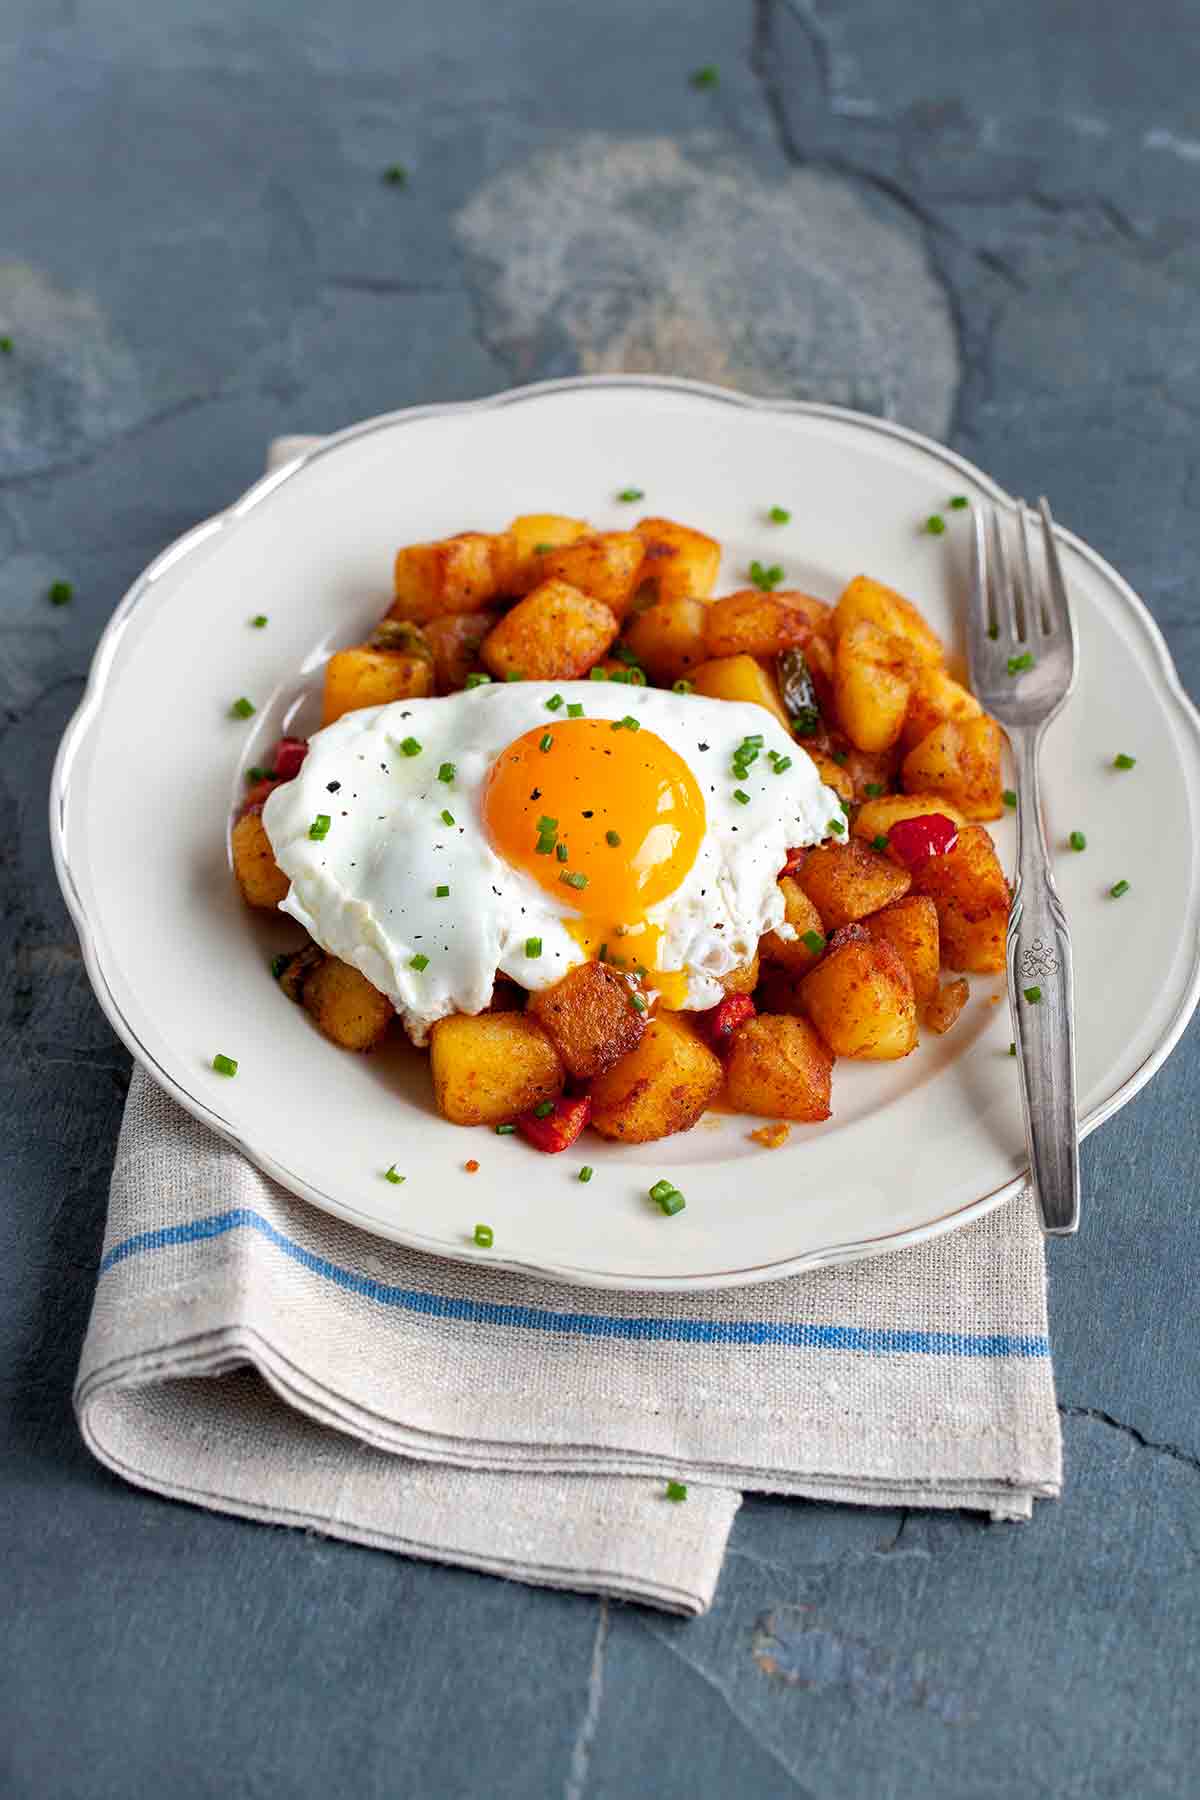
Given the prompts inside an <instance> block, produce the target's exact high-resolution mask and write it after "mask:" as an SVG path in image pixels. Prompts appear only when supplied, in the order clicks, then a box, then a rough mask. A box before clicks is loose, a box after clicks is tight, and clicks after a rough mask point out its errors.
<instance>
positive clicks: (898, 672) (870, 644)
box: [833, 619, 913, 750]
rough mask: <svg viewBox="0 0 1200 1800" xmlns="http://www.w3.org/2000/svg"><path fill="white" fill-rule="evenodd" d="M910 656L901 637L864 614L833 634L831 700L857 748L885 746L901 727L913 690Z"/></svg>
mask: <svg viewBox="0 0 1200 1800" xmlns="http://www.w3.org/2000/svg"><path fill="white" fill-rule="evenodd" d="M912 667H913V665H912V658H911V656H910V655H909V652H908V650H907V648H906V646H905V644H904V643H903V641H902V640H901V639H900V638H896V637H889V636H888V635H887V633H886V632H883V631H880V629H879V627H878V626H877V625H873V624H872V623H871V621H870V620H869V619H860V620H859V621H858V622H857V623H856V624H853V625H849V626H847V627H846V629H845V631H843V632H842V634H841V636H840V637H839V638H838V642H837V650H836V652H835V654H834V664H833V695H834V705H835V707H836V709H837V716H838V720H839V723H840V724H841V727H842V730H843V731H844V732H845V733H846V736H847V737H848V738H849V739H850V742H851V743H852V744H856V745H857V746H858V748H859V749H860V750H890V749H891V747H892V745H893V744H894V743H895V742H896V741H897V739H898V738H899V736H900V732H901V730H902V729H903V726H904V715H905V713H906V712H907V711H908V701H909V696H910V694H911V693H912Z"/></svg>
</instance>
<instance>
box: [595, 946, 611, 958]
mask: <svg viewBox="0 0 1200 1800" xmlns="http://www.w3.org/2000/svg"><path fill="white" fill-rule="evenodd" d="M607 955H608V944H607V943H603V944H601V946H600V948H599V949H598V950H597V952H596V961H597V962H603V961H604V959H605V958H606V956H607Z"/></svg>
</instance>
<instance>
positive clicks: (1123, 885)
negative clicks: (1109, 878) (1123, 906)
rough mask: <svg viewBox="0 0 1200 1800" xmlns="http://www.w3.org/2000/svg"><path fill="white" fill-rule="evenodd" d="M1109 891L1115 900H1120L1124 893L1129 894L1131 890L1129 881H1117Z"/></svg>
mask: <svg viewBox="0 0 1200 1800" xmlns="http://www.w3.org/2000/svg"><path fill="white" fill-rule="evenodd" d="M1108 891H1109V893H1110V894H1111V895H1112V897H1113V899H1114V900H1119V899H1120V898H1121V895H1122V894H1127V893H1128V892H1129V883H1128V882H1127V881H1115V882H1114V883H1113V885H1112V886H1111V887H1110V888H1109V890H1108Z"/></svg>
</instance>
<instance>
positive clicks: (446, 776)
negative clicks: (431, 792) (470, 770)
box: [438, 763, 458, 781]
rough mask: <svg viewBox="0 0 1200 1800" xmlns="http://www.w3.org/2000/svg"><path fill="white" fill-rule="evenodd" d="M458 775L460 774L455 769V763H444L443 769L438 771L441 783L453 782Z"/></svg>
mask: <svg viewBox="0 0 1200 1800" xmlns="http://www.w3.org/2000/svg"><path fill="white" fill-rule="evenodd" d="M457 773H458V770H457V769H456V768H455V766H454V764H453V763H443V764H442V766H441V768H440V769H439V770H438V780H439V781H453V780H454V777H455V776H456V775H457Z"/></svg>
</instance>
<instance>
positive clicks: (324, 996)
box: [300, 956, 392, 1050]
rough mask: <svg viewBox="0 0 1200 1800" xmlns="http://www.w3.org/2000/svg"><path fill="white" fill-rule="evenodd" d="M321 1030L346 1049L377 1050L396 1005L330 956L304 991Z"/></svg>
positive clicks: (307, 1008) (306, 1004)
mask: <svg viewBox="0 0 1200 1800" xmlns="http://www.w3.org/2000/svg"><path fill="white" fill-rule="evenodd" d="M300 999H301V1004H302V1005H303V1007H304V1010H305V1012H309V1013H311V1014H312V1016H313V1018H314V1019H315V1020H316V1022H317V1029H318V1030H319V1031H321V1032H323V1033H324V1035H325V1036H326V1037H327V1038H329V1039H330V1040H331V1041H332V1042H333V1043H335V1044H340V1045H341V1047H342V1049H343V1050H373V1049H374V1048H375V1046H376V1044H378V1043H379V1041H380V1039H381V1038H382V1037H383V1035H384V1033H385V1032H386V1031H387V1028H388V1026H389V1024H390V1023H391V1020H392V1003H391V1001H390V1000H389V999H388V998H387V996H386V994H381V993H380V992H379V989H378V988H375V987H372V986H371V983H370V982H369V981H368V980H367V978H366V976H365V975H363V974H361V973H360V971H359V970H358V969H356V968H354V967H353V966H352V965H351V964H350V963H345V962H341V961H340V960H339V959H338V958H337V957H336V956H326V957H324V958H323V959H322V960H321V962H320V963H318V965H317V967H316V968H315V969H313V970H312V972H311V974H309V975H308V976H307V977H306V978H305V981H304V985H303V987H302V988H301V990H300Z"/></svg>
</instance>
